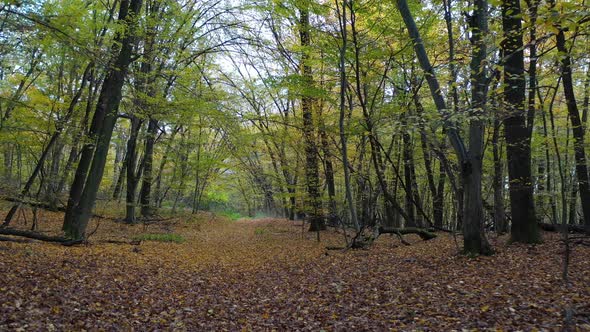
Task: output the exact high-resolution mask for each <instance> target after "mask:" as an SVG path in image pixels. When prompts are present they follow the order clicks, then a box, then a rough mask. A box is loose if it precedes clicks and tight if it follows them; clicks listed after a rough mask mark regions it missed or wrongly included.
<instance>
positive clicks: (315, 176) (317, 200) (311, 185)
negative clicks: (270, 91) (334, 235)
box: [299, 5, 326, 232]
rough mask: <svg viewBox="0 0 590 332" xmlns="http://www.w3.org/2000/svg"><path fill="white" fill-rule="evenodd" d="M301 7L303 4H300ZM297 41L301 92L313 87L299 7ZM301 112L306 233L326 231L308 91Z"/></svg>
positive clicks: (304, 13) (303, 11)
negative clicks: (306, 196) (307, 219)
mask: <svg viewBox="0 0 590 332" xmlns="http://www.w3.org/2000/svg"><path fill="white" fill-rule="evenodd" d="M303 6H305V5H303ZM299 39H300V42H301V47H302V48H303V51H302V57H301V63H300V66H301V76H302V84H303V87H304V88H305V89H309V88H310V87H311V86H313V77H312V72H311V65H310V63H309V62H310V56H309V52H310V48H311V38H310V24H309V9H307V8H299ZM301 112H302V115H303V140H304V146H305V160H306V163H305V179H306V182H307V194H308V200H309V214H308V215H309V222H310V227H309V231H310V232H316V231H321V230H324V229H326V224H325V221H324V218H323V216H322V200H321V193H320V177H319V169H318V157H317V156H318V153H317V145H316V139H315V134H314V132H315V130H314V120H313V97H312V96H311V95H310V92H309V91H304V92H303V94H302V96H301Z"/></svg>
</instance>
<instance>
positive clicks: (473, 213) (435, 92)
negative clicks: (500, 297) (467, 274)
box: [397, 0, 492, 255]
mask: <svg viewBox="0 0 590 332" xmlns="http://www.w3.org/2000/svg"><path fill="white" fill-rule="evenodd" d="M476 3H477V5H476V7H475V13H474V15H477V16H476V17H477V20H476V22H478V23H477V30H476V31H475V35H478V34H479V33H482V32H483V31H486V26H485V24H486V23H485V22H486V19H485V2H484V1H478V2H476ZM397 7H398V10H399V11H400V13H401V15H402V18H403V20H404V23H405V25H406V28H407V29H408V34H409V35H410V38H411V39H412V42H413V43H414V51H415V52H416V57H417V58H418V61H419V63H420V66H421V67H422V70H423V71H424V75H425V76H426V81H427V82H428V86H429V88H430V92H431V94H432V98H433V100H434V103H435V104H436V108H437V109H438V111H439V112H441V113H442V112H444V111H445V110H446V109H447V106H446V103H445V100H444V98H443V96H442V92H441V89H440V84H439V82H438V79H437V78H436V75H435V73H434V69H433V67H432V65H431V64H430V60H429V59H428V55H427V53H426V49H425V48H424V44H423V42H422V39H421V37H420V32H419V31H418V28H417V26H416V23H415V21H414V18H413V16H412V14H411V12H410V9H409V7H408V4H407V1H405V0H397ZM475 35H474V37H475ZM477 38H481V35H480V37H476V39H475V40H478V39H477ZM483 43H484V42H483V41H482V40H481V39H479V40H478V42H477V44H478V45H482V44H483ZM481 52H482V50H481V48H480V49H479V50H477V51H476V52H475V57H474V58H475V59H476V60H473V61H472V66H475V67H477V68H478V69H479V70H478V71H475V74H476V75H483V74H482V72H483V69H482V61H479V62H478V60H479V59H480V58H479V57H480V56H481ZM483 52H485V49H484V50H483ZM483 54H485V53H483ZM476 77H477V76H476ZM480 79H481V76H480V77H478V78H477V79H476V80H475V81H476V82H477V83H478V84H476V86H475V87H474V90H473V91H474V96H475V97H476V99H475V100H476V101H479V102H481V101H482V95H481V92H482V90H481V89H482V86H480V84H481V82H480ZM484 100H485V99H484ZM444 121H445V123H444V124H445V129H446V132H447V135H448V137H449V140H450V141H451V144H452V145H453V148H454V149H455V153H456V154H457V157H458V158H459V162H460V164H461V178H462V181H463V184H464V187H465V197H466V203H470V204H471V205H468V204H465V221H464V223H463V225H464V226H463V242H464V248H463V250H464V251H465V252H466V253H469V254H484V255H488V254H491V253H492V250H491V247H490V245H489V243H488V242H487V239H486V238H485V234H484V232H483V225H482V223H483V220H482V219H483V218H482V216H483V205H482V201H481V199H482V198H481V197H482V196H481V172H482V167H481V149H482V148H483V144H482V135H483V125H482V123H481V122H480V120H477V119H475V120H472V121H471V124H470V130H469V133H470V140H469V143H470V145H469V147H470V150H469V151H468V150H467V149H466V148H465V144H464V143H463V140H462V139H461V137H460V136H459V133H458V132H457V130H456V129H455V128H454V127H453V125H452V124H451V123H450V122H448V120H446V119H445V120H444Z"/></svg>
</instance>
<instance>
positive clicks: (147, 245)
mask: <svg viewBox="0 0 590 332" xmlns="http://www.w3.org/2000/svg"><path fill="white" fill-rule="evenodd" d="M43 217H44V220H43V223H41V224H40V230H41V231H43V232H48V233H52V232H57V231H58V230H59V227H60V226H61V218H62V215H61V214H53V213H50V212H44V214H43ZM97 222H100V225H99V226H98V229H97V231H96V232H95V233H94V234H93V235H92V236H91V237H90V239H89V243H88V244H86V245H80V246H73V247H65V246H61V245H58V244H49V243H41V242H29V243H15V242H0V276H1V277H0V330H19V329H20V330H60V331H62V330H131V329H134V330H138V331H146V330H177V331H185V330H186V331H188V330H191V331H197V330H201V331H202V330H216V331H221V330H232V331H233V330H273V329H274V330H297V329H299V330H314V331H319V330H386V329H394V330H412V329H419V330H450V329H459V328H470V329H486V328H492V329H502V330H516V329H520V330H532V329H546V330H560V329H562V328H563V324H564V321H565V317H564V313H565V311H564V310H565V309H567V308H569V309H570V312H571V319H570V321H571V322H572V324H575V325H576V326H577V328H578V329H579V330H590V273H589V269H588V266H589V263H590V262H589V258H590V248H588V247H583V246H579V247H574V249H573V253H572V260H571V263H570V281H571V284H570V286H569V287H566V286H564V283H563V281H562V279H561V270H562V247H561V246H560V242H559V237H558V236H557V235H550V234H545V236H544V238H545V243H543V244H540V245H536V246H525V245H511V246H507V245H506V244H505V243H506V241H507V239H506V238H504V237H499V238H495V237H493V236H492V238H491V242H492V245H493V246H494V248H495V250H496V255H494V256H492V257H475V258H469V257H465V256H463V255H457V249H456V247H455V244H454V241H453V238H452V236H451V235H446V234H445V235H443V234H439V236H438V237H437V238H436V239H433V240H430V241H422V240H421V239H420V238H419V237H418V236H415V235H411V236H406V237H405V239H406V240H408V241H409V242H410V243H411V245H410V246H405V245H402V244H401V243H400V242H399V239H398V238H397V237H395V236H387V235H383V236H381V237H380V238H379V239H378V240H377V241H376V242H375V243H374V244H373V246H372V247H371V248H370V249H369V250H348V251H327V250H326V249H325V247H326V246H328V245H338V244H341V242H342V234H340V233H339V232H338V231H335V230H333V229H332V230H328V231H326V232H324V233H322V242H321V243H317V242H316V241H315V235H313V234H309V233H308V232H302V227H301V222H300V221H298V222H292V221H285V220H279V219H258V220H238V221H229V220H227V219H224V218H221V217H217V216H215V215H213V214H210V213H200V214H199V215H198V216H197V217H192V218H191V217H179V218H175V219H170V220H165V221H162V222H159V223H154V224H150V225H148V226H144V225H135V226H129V225H126V224H123V223H118V222H114V221H112V220H98V219H93V220H92V223H91V225H90V228H91V229H95V228H96V226H97ZM16 226H19V227H24V225H23V223H22V220H21V222H19V223H17V225H16ZM145 234H173V235H174V236H163V235H162V236H152V237H150V236H145ZM138 238H143V239H158V238H160V239H163V240H161V241H151V240H143V241H141V243H140V244H131V243H137V242H132V241H133V239H138ZM167 238H171V239H179V238H181V239H183V241H166V239H167ZM109 241H110V242H109ZM111 242H112V243H111Z"/></svg>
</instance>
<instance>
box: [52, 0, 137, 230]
mask: <svg viewBox="0 0 590 332" xmlns="http://www.w3.org/2000/svg"><path fill="white" fill-rule="evenodd" d="M141 5H142V0H122V1H121V4H120V9H119V18H118V20H119V21H121V22H122V23H123V24H124V25H125V26H126V27H127V28H126V29H125V32H124V33H119V34H117V36H116V38H115V41H114V43H113V45H112V47H111V50H112V52H113V53H117V56H116V59H115V61H114V63H113V64H112V67H110V68H109V69H108V72H107V75H106V77H105V78H104V82H103V85H102V88H101V91H100V95H99V97H98V103H97V106H96V110H95V112H94V117H93V123H92V126H91V130H90V138H91V140H92V141H93V144H90V145H87V146H85V150H84V152H83V156H82V159H81V161H80V163H79V165H78V170H77V171H76V178H75V180H74V184H75V185H72V190H71V191H70V199H69V200H68V209H67V212H66V216H65V218H64V224H63V229H64V231H65V232H66V235H67V236H68V237H71V238H73V239H82V238H84V236H85V233H86V227H87V226H88V221H89V219H90V216H91V213H92V208H93V207H94V204H95V201H96V196H97V194H98V189H99V186H100V182H101V180H102V176H103V173H104V167H105V163H106V157H107V154H108V150H109V143H110V140H111V136H112V134H113V129H114V127H115V122H116V120H117V116H118V115H117V112H116V111H117V109H118V108H119V103H120V102H121V97H122V93H121V90H122V88H123V84H124V83H125V77H126V76H127V72H128V68H129V64H130V63H131V54H132V51H133V46H134V43H135V39H136V38H135V36H134V31H135V23H134V20H135V19H136V18H137V15H139V13H140V9H141ZM128 14H129V15H128Z"/></svg>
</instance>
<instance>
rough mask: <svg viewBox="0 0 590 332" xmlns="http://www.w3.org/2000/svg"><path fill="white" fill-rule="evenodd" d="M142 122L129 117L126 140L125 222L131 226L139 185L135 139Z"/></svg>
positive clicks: (134, 220) (133, 220)
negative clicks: (129, 122)
mask: <svg viewBox="0 0 590 332" xmlns="http://www.w3.org/2000/svg"><path fill="white" fill-rule="evenodd" d="M142 122H143V121H142V120H140V119H139V118H137V117H136V116H134V115H132V116H131V131H130V132H129V140H127V154H126V155H125V160H126V163H125V165H126V169H125V170H126V178H127V183H126V191H125V202H126V204H125V222H127V223H130V224H133V223H135V222H136V219H135V192H136V190H137V184H138V183H139V174H138V173H139V172H138V171H137V137H138V136H139V130H140V129H141V125H142Z"/></svg>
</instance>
